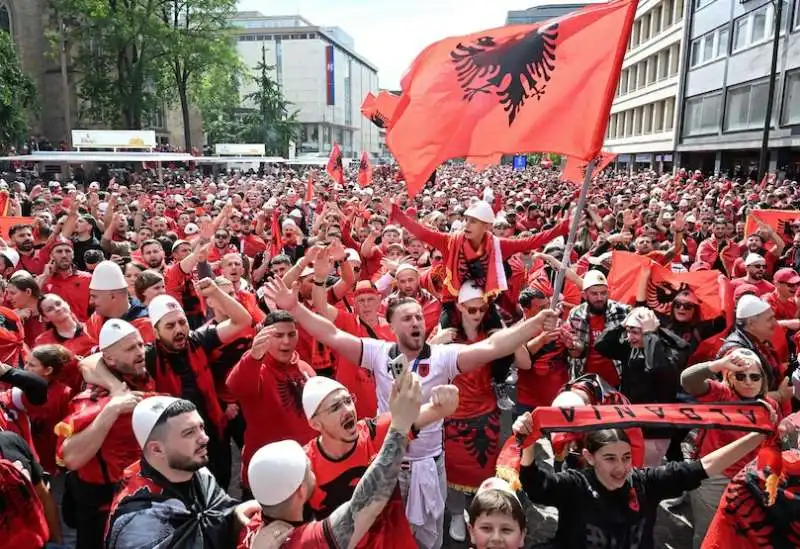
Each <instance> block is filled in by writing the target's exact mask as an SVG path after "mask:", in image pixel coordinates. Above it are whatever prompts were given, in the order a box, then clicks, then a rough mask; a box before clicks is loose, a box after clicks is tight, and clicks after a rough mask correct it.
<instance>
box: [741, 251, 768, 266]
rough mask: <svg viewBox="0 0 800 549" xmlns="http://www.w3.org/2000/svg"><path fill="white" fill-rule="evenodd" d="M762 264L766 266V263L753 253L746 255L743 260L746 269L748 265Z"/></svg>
mask: <svg viewBox="0 0 800 549" xmlns="http://www.w3.org/2000/svg"><path fill="white" fill-rule="evenodd" d="M762 263H763V264H764V265H766V264H767V261H766V260H765V259H764V258H763V257H761V256H760V255H758V254H754V253H749V254H747V257H746V258H745V260H744V264H745V266H746V267H749V266H750V265H759V264H762Z"/></svg>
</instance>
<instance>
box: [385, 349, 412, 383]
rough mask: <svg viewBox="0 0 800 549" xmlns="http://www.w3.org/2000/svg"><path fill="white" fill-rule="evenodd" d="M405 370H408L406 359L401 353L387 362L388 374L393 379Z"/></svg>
mask: <svg viewBox="0 0 800 549" xmlns="http://www.w3.org/2000/svg"><path fill="white" fill-rule="evenodd" d="M406 369H408V358H407V357H406V355H404V354H402V353H401V354H399V355H397V356H396V357H395V358H393V359H392V360H390V361H389V373H390V374H392V377H393V378H394V379H397V378H398V377H400V376H401V375H402V374H403V372H404V371H406Z"/></svg>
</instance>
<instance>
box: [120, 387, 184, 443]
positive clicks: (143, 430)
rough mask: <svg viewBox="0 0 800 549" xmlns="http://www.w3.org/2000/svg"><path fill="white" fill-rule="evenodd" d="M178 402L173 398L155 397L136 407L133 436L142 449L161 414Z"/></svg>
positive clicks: (132, 422)
mask: <svg viewBox="0 0 800 549" xmlns="http://www.w3.org/2000/svg"><path fill="white" fill-rule="evenodd" d="M178 400H179V399H177V398H175V397H171V396H153V397H150V398H146V399H144V400H142V401H141V402H140V403H139V404H137V405H136V408H134V409H133V414H132V417H131V424H132V425H133V436H135V437H136V442H138V443H139V447H140V448H144V445H145V443H146V442H147V439H148V438H149V437H150V433H152V432H153V427H155V425H156V423H158V419H159V418H160V417H161V414H163V413H164V411H165V410H166V409H167V408H168V407H169V406H170V405H171V404H172V403H173V402H178Z"/></svg>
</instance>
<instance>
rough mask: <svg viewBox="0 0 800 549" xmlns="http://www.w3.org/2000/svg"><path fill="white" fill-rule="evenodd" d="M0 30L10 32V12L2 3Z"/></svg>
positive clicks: (0, 6)
mask: <svg viewBox="0 0 800 549" xmlns="http://www.w3.org/2000/svg"><path fill="white" fill-rule="evenodd" d="M0 31H5V32H7V33H11V14H10V13H9V11H8V6H6V5H5V4H3V3H0Z"/></svg>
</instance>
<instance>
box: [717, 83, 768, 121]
mask: <svg viewBox="0 0 800 549" xmlns="http://www.w3.org/2000/svg"><path fill="white" fill-rule="evenodd" d="M768 92H769V82H767V81H766V80H764V81H761V82H756V83H752V84H745V85H743V86H737V87H735V88H729V89H728V96H727V99H726V101H725V131H739V130H750V129H758V128H761V127H763V126H764V118H765V117H766V115H767V93H768Z"/></svg>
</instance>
